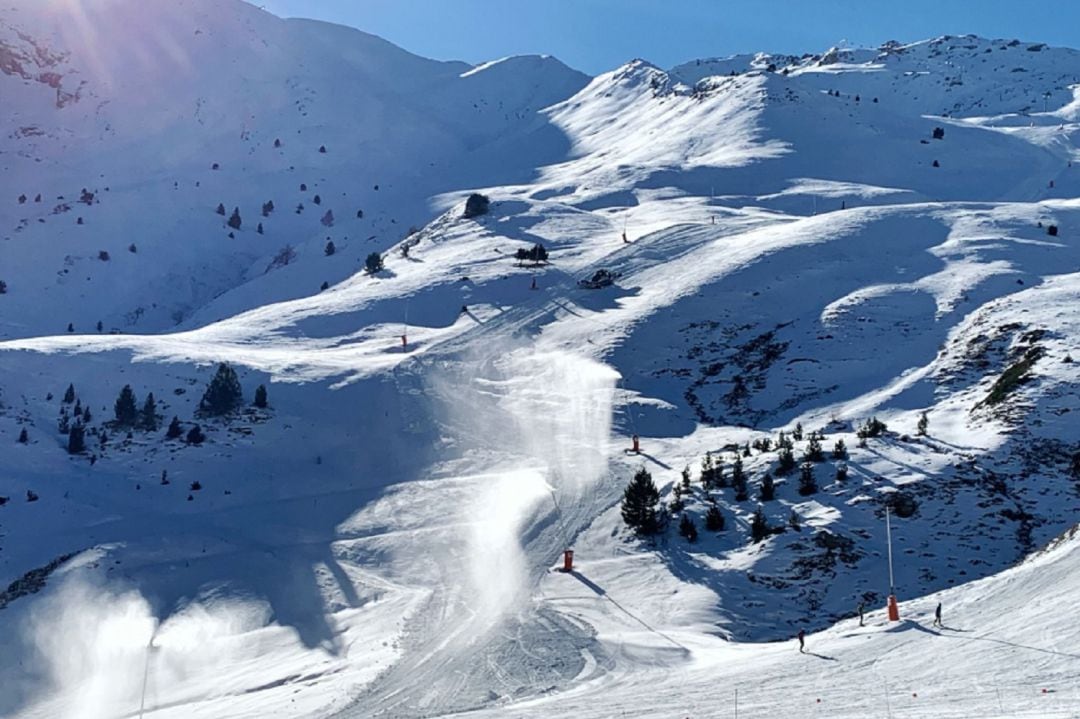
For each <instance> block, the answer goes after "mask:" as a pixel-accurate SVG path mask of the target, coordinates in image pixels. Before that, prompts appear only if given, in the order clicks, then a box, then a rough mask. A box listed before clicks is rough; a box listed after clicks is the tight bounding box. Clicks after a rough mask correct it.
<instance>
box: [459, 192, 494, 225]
mask: <svg viewBox="0 0 1080 719" xmlns="http://www.w3.org/2000/svg"><path fill="white" fill-rule="evenodd" d="M490 204H491V200H489V199H488V198H487V195H481V194H479V193H477V192H474V193H473V194H471V195H469V199H467V200H465V212H464V214H463V215H462V217H464V218H465V219H470V218H472V217H479V216H480V215H486V214H487V211H488V207H489V205H490Z"/></svg>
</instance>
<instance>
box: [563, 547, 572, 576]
mask: <svg viewBox="0 0 1080 719" xmlns="http://www.w3.org/2000/svg"><path fill="white" fill-rule="evenodd" d="M562 570H563V571H564V572H572V571H574V550H573V549H567V550H566V551H564V552H563V553H562Z"/></svg>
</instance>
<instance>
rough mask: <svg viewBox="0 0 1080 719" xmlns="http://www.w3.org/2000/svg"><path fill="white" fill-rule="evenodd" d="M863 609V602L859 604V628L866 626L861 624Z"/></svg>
mask: <svg viewBox="0 0 1080 719" xmlns="http://www.w3.org/2000/svg"><path fill="white" fill-rule="evenodd" d="M863 608H864V604H863V602H859V626H860V627H865V626H866V624H864V623H863Z"/></svg>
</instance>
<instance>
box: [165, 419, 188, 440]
mask: <svg viewBox="0 0 1080 719" xmlns="http://www.w3.org/2000/svg"><path fill="white" fill-rule="evenodd" d="M183 433H184V430H183V429H182V428H181V427H180V418H179V417H176V416H173V418H172V422H169V428H168V429H167V430H165V438H166V439H176V438H177V437H179V436H180V435H182V434H183Z"/></svg>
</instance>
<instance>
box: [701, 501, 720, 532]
mask: <svg viewBox="0 0 1080 719" xmlns="http://www.w3.org/2000/svg"><path fill="white" fill-rule="evenodd" d="M705 529H707V530H709V531H710V532H722V531H724V515H723V514H721V513H720V508H719V507H717V506H716V505H715V504H714V505H713V506H711V507H709V511H708V512H706V513H705Z"/></svg>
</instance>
